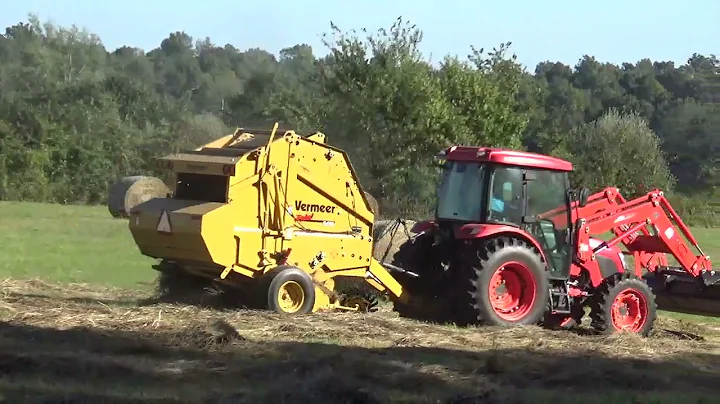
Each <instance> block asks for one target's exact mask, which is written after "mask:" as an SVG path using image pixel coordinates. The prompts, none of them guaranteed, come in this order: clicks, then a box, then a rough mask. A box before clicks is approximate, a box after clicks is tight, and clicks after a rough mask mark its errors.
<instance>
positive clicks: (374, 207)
mask: <svg viewBox="0 0 720 404" xmlns="http://www.w3.org/2000/svg"><path fill="white" fill-rule="evenodd" d="M363 193H364V194H365V197H366V198H367V200H368V202H369V203H370V210H371V211H372V213H374V214H375V219H377V218H378V217H379V216H380V205H378V202H377V199H375V197H374V196H372V195H370V193H369V192H363Z"/></svg>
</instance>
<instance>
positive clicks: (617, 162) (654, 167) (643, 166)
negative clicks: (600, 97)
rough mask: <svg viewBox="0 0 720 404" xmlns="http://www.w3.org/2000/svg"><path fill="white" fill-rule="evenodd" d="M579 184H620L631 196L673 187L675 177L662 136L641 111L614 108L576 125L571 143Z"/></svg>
mask: <svg viewBox="0 0 720 404" xmlns="http://www.w3.org/2000/svg"><path fill="white" fill-rule="evenodd" d="M566 145H567V153H568V154H567V155H565V156H564V157H566V158H568V159H569V160H570V161H571V162H572V163H573V165H574V167H575V171H574V173H573V176H572V180H573V183H574V184H575V185H576V186H584V187H588V188H590V189H592V190H595V191H597V190H600V189H601V188H603V187H607V186H617V187H618V188H620V191H621V192H622V193H623V194H624V195H626V196H627V197H632V196H638V195H640V194H643V193H645V192H647V191H649V190H650V189H652V188H659V189H661V190H664V191H666V192H670V191H672V188H673V185H674V177H673V176H672V175H671V173H670V170H669V168H668V165H667V162H666V160H665V156H664V154H663V152H662V150H661V148H660V141H659V139H658V137H657V136H656V135H655V133H653V131H652V129H650V128H649V126H648V124H647V122H646V121H645V120H644V119H643V118H642V117H641V116H640V115H639V114H637V113H632V114H625V115H623V114H621V113H619V112H618V111H616V110H610V112H608V113H607V114H605V115H603V116H602V117H600V118H599V119H597V120H595V121H593V122H590V123H587V124H583V125H581V126H578V127H577V128H575V129H574V130H573V131H572V133H571V135H570V137H569V139H568V141H567V143H566Z"/></svg>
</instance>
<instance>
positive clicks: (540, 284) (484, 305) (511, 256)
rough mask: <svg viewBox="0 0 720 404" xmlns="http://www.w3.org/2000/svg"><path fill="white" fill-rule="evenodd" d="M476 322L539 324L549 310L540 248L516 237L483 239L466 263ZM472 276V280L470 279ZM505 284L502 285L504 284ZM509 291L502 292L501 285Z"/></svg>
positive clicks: (468, 304) (469, 291)
mask: <svg viewBox="0 0 720 404" xmlns="http://www.w3.org/2000/svg"><path fill="white" fill-rule="evenodd" d="M463 266H464V270H465V271H467V272H466V273H467V274H468V276H466V277H465V278H464V279H465V280H466V281H469V283H470V285H469V286H470V287H469V288H467V287H465V288H464V289H465V290H467V292H466V293H467V294H468V298H467V300H468V302H467V304H466V305H465V307H466V308H467V306H470V308H471V309H472V316H474V318H473V320H475V321H474V322H479V323H480V324H482V325H500V326H510V325H535V324H539V323H540V322H541V321H542V320H543V317H544V315H545V312H546V310H547V302H548V299H549V294H550V286H549V278H548V273H547V271H546V270H545V264H544V262H543V260H542V257H541V255H540V253H539V251H537V249H536V248H534V247H532V246H530V245H529V244H528V243H527V242H525V241H524V240H521V239H518V238H514V237H496V238H492V239H489V240H483V241H480V242H479V245H478V244H476V245H475V246H473V248H472V249H471V250H470V251H469V252H468V254H467V255H466V257H465V262H464V263H463ZM468 278H469V279H468ZM501 283H502V285H501ZM502 287H504V289H507V293H504V294H501V295H499V294H498V288H502Z"/></svg>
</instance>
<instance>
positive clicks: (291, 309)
mask: <svg viewBox="0 0 720 404" xmlns="http://www.w3.org/2000/svg"><path fill="white" fill-rule="evenodd" d="M266 276H269V278H268V279H267V280H266V281H269V284H268V287H267V299H268V300H267V301H268V309H270V310H271V311H274V312H276V313H278V314H286V315H300V314H308V313H311V312H312V309H313V306H315V285H314V284H313V282H312V279H311V278H310V275H308V274H307V273H306V272H305V271H303V270H301V269H300V268H296V267H291V266H282V267H278V268H275V269H274V270H273V271H272V272H271V273H269V274H267V275H266Z"/></svg>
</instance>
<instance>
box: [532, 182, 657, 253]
mask: <svg viewBox="0 0 720 404" xmlns="http://www.w3.org/2000/svg"><path fill="white" fill-rule="evenodd" d="M625 203H627V200H626V199H625V198H624V197H623V196H622V195H621V194H620V190H619V189H618V188H615V187H608V188H605V189H604V190H602V191H600V192H597V193H595V194H593V195H591V196H590V197H589V198H588V202H587V204H586V205H585V206H582V207H581V206H579V202H578V201H573V202H572V203H571V204H570V209H571V212H570V214H571V222H572V223H576V222H577V220H578V218H587V217H592V216H596V215H599V214H601V213H602V214H604V215H612V214H614V213H615V212H616V211H617V209H618V208H619V207H620V206H621V205H623V204H625ZM566 211H567V208H566V207H565V206H560V207H558V208H556V209H553V210H551V211H548V212H545V213H541V214H540V215H538V218H539V219H545V220H551V221H553V223H555V224H556V225H560V224H562V223H563V222H564V221H565V220H567V219H566V218H565V216H566V214H565V212H566ZM628 229H629V226H628V225H619V226H614V227H612V228H611V229H609V230H608V231H610V232H612V233H613V234H614V235H615V236H618V235H620V234H622V233H623V232H625V231H627V230H628ZM640 231H641V232H642V233H643V235H645V236H650V235H651V234H650V232H649V231H648V229H647V228H642V229H640ZM635 237H636V234H635V233H631V234H629V235H628V236H626V237H624V238H622V240H621V242H622V243H623V244H624V245H625V247H628V244H630V243H632V242H633V240H634V239H635Z"/></svg>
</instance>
